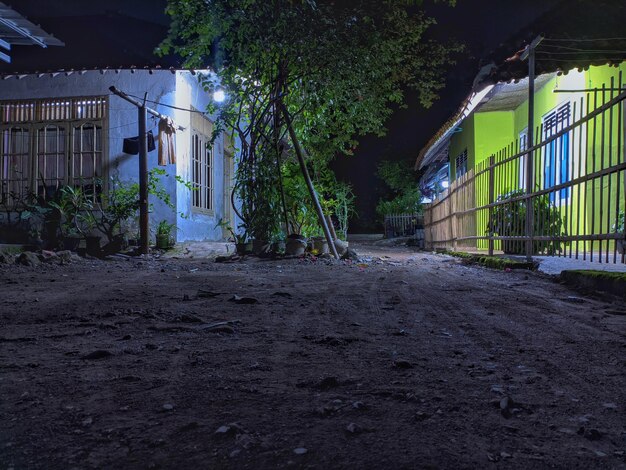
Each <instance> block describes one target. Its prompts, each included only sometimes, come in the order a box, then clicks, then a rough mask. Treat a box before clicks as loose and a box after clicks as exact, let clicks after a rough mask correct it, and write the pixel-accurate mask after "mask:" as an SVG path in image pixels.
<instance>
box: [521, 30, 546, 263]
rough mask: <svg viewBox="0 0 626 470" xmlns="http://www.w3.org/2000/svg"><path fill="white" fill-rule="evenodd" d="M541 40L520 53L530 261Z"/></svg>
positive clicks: (539, 37)
mask: <svg viewBox="0 0 626 470" xmlns="http://www.w3.org/2000/svg"><path fill="white" fill-rule="evenodd" d="M541 41H543V36H537V37H536V38H535V39H534V40H533V42H531V43H530V44H529V45H528V46H526V50H525V51H524V52H523V53H522V56H521V59H522V60H526V59H528V134H527V136H526V148H527V149H528V153H527V154H526V195H527V198H526V227H525V229H526V230H525V231H526V237H527V238H526V259H527V260H528V261H532V259H533V251H534V250H533V245H534V243H533V232H534V227H533V225H534V224H533V222H534V218H535V217H534V213H533V212H534V210H533V200H532V197H531V196H530V195H531V194H532V192H533V187H534V182H535V181H534V176H535V174H534V165H533V164H534V162H533V154H534V151H533V150H532V148H533V146H534V145H535V142H534V138H533V137H534V132H535V49H536V48H537V46H538V45H539V43H541Z"/></svg>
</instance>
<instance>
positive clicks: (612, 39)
mask: <svg viewBox="0 0 626 470" xmlns="http://www.w3.org/2000/svg"><path fill="white" fill-rule="evenodd" d="M543 40H544V41H552V42H594V41H626V38H590V39H565V38H543Z"/></svg>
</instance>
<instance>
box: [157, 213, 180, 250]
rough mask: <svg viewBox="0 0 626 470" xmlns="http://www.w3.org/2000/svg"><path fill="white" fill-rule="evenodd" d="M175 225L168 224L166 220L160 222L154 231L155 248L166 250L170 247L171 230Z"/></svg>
mask: <svg viewBox="0 0 626 470" xmlns="http://www.w3.org/2000/svg"><path fill="white" fill-rule="evenodd" d="M174 227H175V224H170V223H169V222H168V221H167V220H162V221H161V222H159V225H157V229H156V247H157V248H159V249H161V250H167V249H168V248H170V247H171V246H172V229H173V228H174Z"/></svg>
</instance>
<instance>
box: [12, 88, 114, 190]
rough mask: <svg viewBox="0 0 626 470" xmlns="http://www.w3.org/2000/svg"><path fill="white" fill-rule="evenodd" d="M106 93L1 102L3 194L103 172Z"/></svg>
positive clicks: (88, 182)
mask: <svg viewBox="0 0 626 470" xmlns="http://www.w3.org/2000/svg"><path fill="white" fill-rule="evenodd" d="M106 117H107V99H106V97H88V98H55V99H50V100H30V101H4V102H0V134H1V136H2V137H1V139H0V191H1V194H0V198H2V199H3V200H5V199H7V198H9V199H19V198H21V197H23V196H25V195H26V194H28V193H33V194H36V195H37V196H41V197H46V196H49V195H51V194H52V193H54V192H55V191H56V190H57V189H58V188H59V187H61V186H63V185H68V184H69V185H80V186H83V187H87V188H92V189H93V188H94V187H95V184H96V180H97V179H100V178H102V177H103V168H104V134H103V132H104V123H105V120H106Z"/></svg>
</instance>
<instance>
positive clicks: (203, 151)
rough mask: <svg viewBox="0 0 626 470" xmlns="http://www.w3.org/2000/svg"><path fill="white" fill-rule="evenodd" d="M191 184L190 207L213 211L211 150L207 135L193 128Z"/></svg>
mask: <svg viewBox="0 0 626 470" xmlns="http://www.w3.org/2000/svg"><path fill="white" fill-rule="evenodd" d="M203 119H204V118H203ZM207 122H208V121H207ZM191 182H192V185H193V192H192V207H193V208H195V209H201V210H206V211H213V189H214V180H213V150H212V148H211V145H210V138H209V135H207V134H206V133H204V132H201V131H199V130H197V129H195V128H194V129H193V130H192V133H191Z"/></svg>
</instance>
